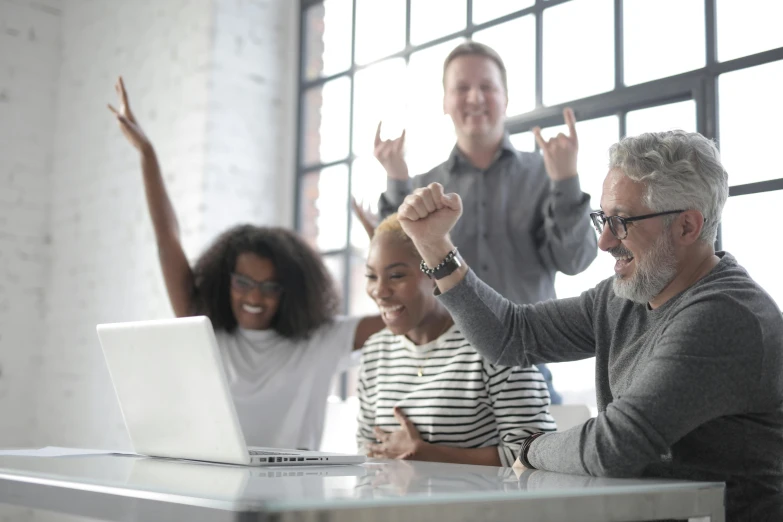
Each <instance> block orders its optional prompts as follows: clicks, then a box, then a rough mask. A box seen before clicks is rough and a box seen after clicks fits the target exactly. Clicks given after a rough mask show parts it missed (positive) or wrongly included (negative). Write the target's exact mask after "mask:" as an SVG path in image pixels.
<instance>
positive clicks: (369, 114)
mask: <svg viewBox="0 0 783 522" xmlns="http://www.w3.org/2000/svg"><path fill="white" fill-rule="evenodd" d="M354 82H355V83H354V93H353V153H354V154H356V155H364V154H372V151H373V143H374V141H375V129H376V128H377V127H378V122H379V121H381V120H383V121H384V122H385V123H386V125H385V127H386V130H387V131H389V130H391V128H392V127H395V126H396V127H400V128H401V126H402V125H401V124H402V122H401V121H400V115H401V114H402V113H403V108H404V107H405V98H404V95H403V94H402V93H403V92H404V91H403V86H404V83H405V60H403V59H402V58H394V59H392V60H386V61H383V62H380V63H378V64H375V65H372V66H370V67H367V68H366V69H362V70H361V71H358V72H357V73H356V75H355V76H354ZM400 131H401V129H400Z"/></svg>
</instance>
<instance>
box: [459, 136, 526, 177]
mask: <svg viewBox="0 0 783 522" xmlns="http://www.w3.org/2000/svg"><path fill="white" fill-rule="evenodd" d="M508 153H511V154H516V153H517V149H515V148H514V146H513V145H512V144H511V139H510V138H509V135H508V133H507V132H506V133H504V134H503V140H502V141H501V142H500V148H498V151H497V152H496V153H495V157H494V158H493V159H492V163H493V164H494V163H495V162H496V161H497V160H498V159H500V158H501V157H502V156H503V154H508ZM460 164H462V165H469V164H470V162H469V161H468V159H467V158H466V157H465V155H464V154H462V151H461V150H459V147H458V146H457V145H456V144H455V145H454V148H453V149H451V154H449V159H448V160H446V167H447V168H448V170H449V172H451V173H454V172H455V171H457V167H458V166H459V165H460Z"/></svg>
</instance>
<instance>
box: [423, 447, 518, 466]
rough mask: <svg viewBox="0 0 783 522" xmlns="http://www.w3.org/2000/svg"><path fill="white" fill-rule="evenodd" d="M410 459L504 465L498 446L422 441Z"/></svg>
mask: <svg viewBox="0 0 783 522" xmlns="http://www.w3.org/2000/svg"><path fill="white" fill-rule="evenodd" d="M410 460H422V461H428V462H448V463H451V464H473V465H476V466H502V465H503V464H502V463H501V461H500V456H499V455H498V448H497V446H489V447H486V448H455V447H452V446H444V445H443V444H430V443H428V442H423V441H422V442H421V443H420V444H419V446H418V447H417V449H416V451H415V453H414V454H413V456H412V457H411V458H410Z"/></svg>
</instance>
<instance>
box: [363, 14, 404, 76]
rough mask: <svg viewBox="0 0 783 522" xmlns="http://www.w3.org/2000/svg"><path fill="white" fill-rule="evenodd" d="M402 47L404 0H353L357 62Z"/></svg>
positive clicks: (380, 55) (365, 61)
mask: <svg viewBox="0 0 783 522" xmlns="http://www.w3.org/2000/svg"><path fill="white" fill-rule="evenodd" d="M404 47H405V0H383V1H382V2H379V1H378V0H356V63H358V64H365V63H368V62H372V61H373V60H378V59H380V58H383V57H384V56H388V55H390V54H393V53H396V52H397V51H401V50H402V49H403V48H404Z"/></svg>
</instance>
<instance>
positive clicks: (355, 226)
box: [351, 156, 386, 257]
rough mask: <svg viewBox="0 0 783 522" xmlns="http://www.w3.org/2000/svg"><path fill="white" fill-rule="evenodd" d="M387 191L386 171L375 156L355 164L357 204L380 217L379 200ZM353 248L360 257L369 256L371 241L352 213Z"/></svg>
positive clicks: (352, 189) (353, 180)
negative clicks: (368, 250) (368, 249)
mask: <svg viewBox="0 0 783 522" xmlns="http://www.w3.org/2000/svg"><path fill="white" fill-rule="evenodd" d="M385 190H386V171H385V170H383V167H382V166H381V164H380V163H379V162H378V160H376V159H375V157H374V156H362V157H361V158H356V159H355V160H354V162H353V176H351V195H353V197H354V198H356V202H357V203H359V204H360V205H362V206H363V207H365V208H367V209H368V210H369V211H370V212H371V213H372V214H374V215H375V216H377V215H378V198H379V197H380V195H381V194H382V193H383V191H385ZM351 220H352V221H351V246H352V247H353V249H354V251H355V252H356V253H357V255H359V256H360V257H363V256H366V255H367V248H368V247H369V246H370V239H369V237H368V236H367V232H366V231H365V230H364V227H363V226H362V224H361V223H360V222H359V219H358V218H357V217H356V215H355V214H354V213H351Z"/></svg>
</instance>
